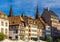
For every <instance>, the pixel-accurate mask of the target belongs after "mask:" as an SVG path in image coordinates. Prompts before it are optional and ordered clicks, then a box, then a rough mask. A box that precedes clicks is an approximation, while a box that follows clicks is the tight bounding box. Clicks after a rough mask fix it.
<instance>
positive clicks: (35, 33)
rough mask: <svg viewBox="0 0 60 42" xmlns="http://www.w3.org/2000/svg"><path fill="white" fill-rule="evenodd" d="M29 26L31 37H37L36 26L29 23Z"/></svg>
mask: <svg viewBox="0 0 60 42" xmlns="http://www.w3.org/2000/svg"><path fill="white" fill-rule="evenodd" d="M30 27H31V37H32V38H37V30H38V29H37V26H36V25H35V24H30Z"/></svg>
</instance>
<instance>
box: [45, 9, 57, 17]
mask: <svg viewBox="0 0 60 42" xmlns="http://www.w3.org/2000/svg"><path fill="white" fill-rule="evenodd" d="M44 12H46V13H47V14H50V15H54V16H57V17H58V15H56V13H54V12H53V11H52V10H48V9H45V10H44Z"/></svg>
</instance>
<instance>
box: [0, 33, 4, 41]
mask: <svg viewBox="0 0 60 42" xmlns="http://www.w3.org/2000/svg"><path fill="white" fill-rule="evenodd" d="M4 39H5V35H4V34H3V33H0V41H2V40H4Z"/></svg>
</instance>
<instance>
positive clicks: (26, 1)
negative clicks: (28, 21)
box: [0, 0, 60, 17]
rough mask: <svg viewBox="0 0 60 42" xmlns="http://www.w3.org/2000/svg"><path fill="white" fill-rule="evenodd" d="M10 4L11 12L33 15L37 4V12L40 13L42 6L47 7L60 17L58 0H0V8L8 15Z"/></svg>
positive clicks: (59, 0) (59, 2) (59, 1)
mask: <svg viewBox="0 0 60 42" xmlns="http://www.w3.org/2000/svg"><path fill="white" fill-rule="evenodd" d="M11 5H12V9H13V14H14V15H15V16H16V15H17V16H18V15H21V14H22V13H24V15H27V16H32V17H35V14H36V8H37V5H38V9H39V13H40V15H41V14H42V12H43V10H44V8H47V7H48V8H49V9H50V10H52V11H54V12H55V13H56V14H57V15H58V16H59V17H60V0H0V10H1V11H3V12H4V13H5V14H7V15H9V11H10V6H11Z"/></svg>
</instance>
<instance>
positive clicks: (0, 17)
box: [0, 11, 9, 37]
mask: <svg viewBox="0 0 60 42" xmlns="http://www.w3.org/2000/svg"><path fill="white" fill-rule="evenodd" d="M0 32H2V33H3V34H5V35H6V36H7V37H8V36H9V20H8V16H7V15H5V14H4V13H3V12H2V11H0Z"/></svg>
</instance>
